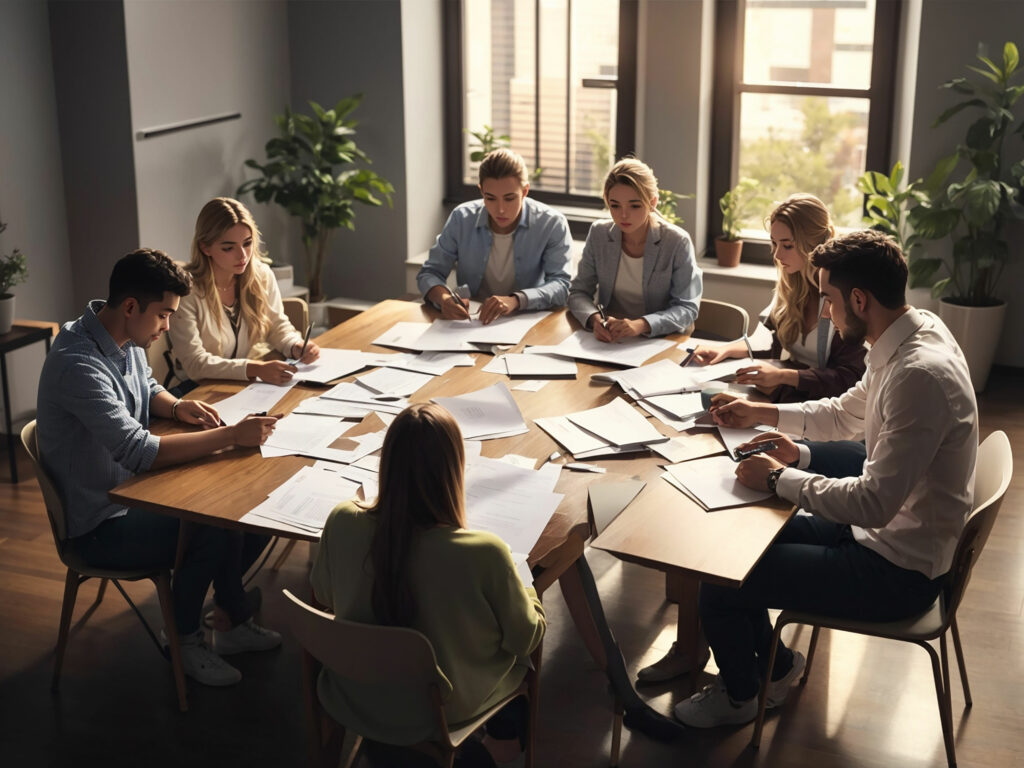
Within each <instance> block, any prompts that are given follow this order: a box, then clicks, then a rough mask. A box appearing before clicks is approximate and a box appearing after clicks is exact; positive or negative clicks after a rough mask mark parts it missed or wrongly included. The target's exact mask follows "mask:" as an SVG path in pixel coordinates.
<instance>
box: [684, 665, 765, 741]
mask: <svg viewBox="0 0 1024 768" xmlns="http://www.w3.org/2000/svg"><path fill="white" fill-rule="evenodd" d="M673 712H675V715H676V719H677V720H679V722H681V723H682V724H683V725H688V726H690V727H691V728H714V727H715V726H718V725H742V724H744V723H749V722H751V721H752V720H754V719H755V718H756V717H757V696H754V697H753V698H752V699H747V700H746V701H740V702H734V701H733V700H732V699H730V698H729V692H728V691H727V690H726V689H725V683H724V682H723V681H722V676H721V675H718V676H717V677H716V678H715V682H714V683H712V684H711V685H705V686H704V689H703V690H702V691H701V692H700V693H695V694H693V696H691V697H690V698H688V699H687V700H686V701H680V702H679V703H678V704H676V706H675V708H674V710H673Z"/></svg>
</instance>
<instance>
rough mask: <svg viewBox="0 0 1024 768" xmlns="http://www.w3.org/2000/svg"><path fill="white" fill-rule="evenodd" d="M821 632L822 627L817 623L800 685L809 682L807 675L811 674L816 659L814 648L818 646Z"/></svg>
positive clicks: (812, 632) (812, 634) (808, 647)
mask: <svg viewBox="0 0 1024 768" xmlns="http://www.w3.org/2000/svg"><path fill="white" fill-rule="evenodd" d="M819 632H821V627H819V626H818V625H817V624H815V625H814V629H813V630H812V631H811V643H810V645H808V646H807V662H806V664H804V674H803V676H802V677H801V678H800V685H805V684H806V683H807V676H808V675H809V674H811V662H812V661H814V650H815V649H816V648H817V647H818V633H819Z"/></svg>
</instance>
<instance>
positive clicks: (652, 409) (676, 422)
mask: <svg viewBox="0 0 1024 768" xmlns="http://www.w3.org/2000/svg"><path fill="white" fill-rule="evenodd" d="M636 404H637V405H638V406H640V407H641V408H643V409H644V410H645V411H647V413H649V414H651V416H653V417H654V418H656V419H657V420H658V421H660V422H661V423H662V424H665V425H667V426H669V427H672V429H674V430H675V431H676V432H684V431H685V430H687V429H690V428H691V427H693V426H695V425H696V423H697V420H696V419H677V418H676V417H675V416H673V415H672V414H671V413H669V412H668V411H665V410H662V409H661V408H658V407H657V406H655V405H652V404H651V402H650V401H649V400H637V402H636Z"/></svg>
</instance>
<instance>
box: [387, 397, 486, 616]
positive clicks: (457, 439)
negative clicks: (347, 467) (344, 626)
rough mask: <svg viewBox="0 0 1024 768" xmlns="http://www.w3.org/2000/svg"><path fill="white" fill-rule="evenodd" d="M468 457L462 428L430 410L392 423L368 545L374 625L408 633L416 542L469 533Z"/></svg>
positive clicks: (436, 408) (415, 409) (412, 410)
mask: <svg viewBox="0 0 1024 768" xmlns="http://www.w3.org/2000/svg"><path fill="white" fill-rule="evenodd" d="M465 460H466V457H465V450H464V448H463V445H462V433H461V432H460V431H459V425H458V424H456V423H455V419H454V418H453V417H452V415H451V414H450V413H448V411H446V410H445V409H444V408H442V407H441V406H440V405H437V404H435V403H417V404H415V405H410V406H409V407H408V408H406V409H405V410H404V411H402V412H401V413H400V414H398V417H397V418H396V419H395V420H394V421H393V422H392V424H391V427H390V428H389V429H388V432H387V435H385V437H384V447H383V450H382V451H381V460H380V494H379V496H378V497H377V500H376V502H375V503H373V504H372V505H368V506H369V514H372V515H375V516H376V518H377V528H376V531H375V532H374V534H373V541H372V543H371V544H370V552H369V559H370V564H371V568H372V571H373V591H372V596H371V599H372V605H373V612H374V615H375V616H376V617H377V621H379V622H380V623H381V624H385V625H388V626H403V627H408V626H411V625H412V623H413V620H414V619H415V617H416V609H417V606H416V601H415V599H414V597H413V592H412V584H410V582H409V559H410V554H411V552H412V548H413V547H414V546H415V543H416V541H415V540H416V537H417V534H418V533H419V532H420V531H423V530H426V529H428V528H433V527H435V526H438V525H445V526H450V527H452V528H463V527H465V525H466V504H465V489H464V482H463V474H464V465H465Z"/></svg>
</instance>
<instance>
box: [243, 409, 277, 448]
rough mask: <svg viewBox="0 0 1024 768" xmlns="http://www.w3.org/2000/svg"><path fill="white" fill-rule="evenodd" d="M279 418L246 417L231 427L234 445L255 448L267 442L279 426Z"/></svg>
mask: <svg viewBox="0 0 1024 768" xmlns="http://www.w3.org/2000/svg"><path fill="white" fill-rule="evenodd" d="M280 418H281V417H280V415H278V416H246V417H245V418H244V419H242V420H241V421H240V422H238V423H237V424H235V426H233V427H231V429H232V430H233V432H232V437H231V442H232V443H233V444H234V445H242V446H245V447H247V448H255V447H256V446H258V445H263V444H264V443H265V442H267V438H269V437H270V436H271V435H272V434H273V432H274V427H276V426H277V420H278V419H280Z"/></svg>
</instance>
